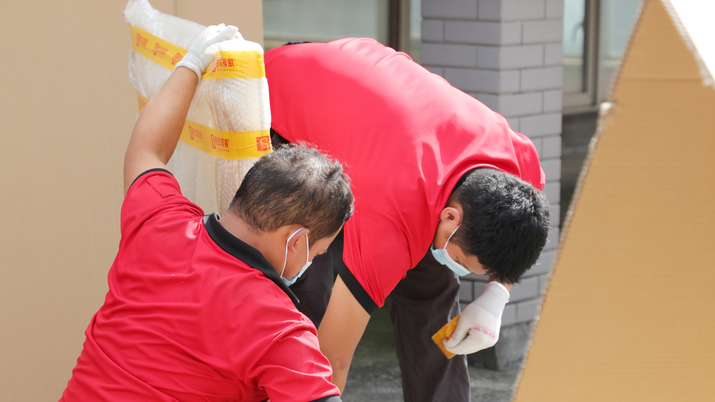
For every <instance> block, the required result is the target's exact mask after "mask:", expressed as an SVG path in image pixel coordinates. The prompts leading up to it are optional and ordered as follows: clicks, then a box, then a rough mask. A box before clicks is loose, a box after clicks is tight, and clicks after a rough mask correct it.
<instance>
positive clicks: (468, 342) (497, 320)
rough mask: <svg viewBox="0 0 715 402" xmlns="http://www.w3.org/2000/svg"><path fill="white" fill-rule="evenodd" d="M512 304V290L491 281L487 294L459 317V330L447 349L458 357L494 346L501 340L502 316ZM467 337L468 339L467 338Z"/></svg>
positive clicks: (445, 343)
mask: <svg viewBox="0 0 715 402" xmlns="http://www.w3.org/2000/svg"><path fill="white" fill-rule="evenodd" d="M508 301H509V291H508V290H507V289H506V288H505V287H504V285H502V284H501V283H499V282H489V283H488V284H487V287H486V289H484V293H483V294H482V295H481V296H479V298H478V299H477V300H475V301H473V302H471V303H469V305H468V306H467V308H465V309H464V311H463V312H462V314H461V315H460V316H459V321H458V322H457V328H456V329H455V330H454V333H452V335H451V336H450V337H449V339H447V340H445V341H444V347H445V348H446V349H447V350H448V351H450V352H452V353H454V354H457V355H466V354H469V353H474V352H478V351H480V350H482V349H486V348H488V347H491V346H494V344H496V343H497V340H498V339H499V328H500V327H501V315H502V312H504V306H505V305H506V302H508ZM465 336H466V337H465Z"/></svg>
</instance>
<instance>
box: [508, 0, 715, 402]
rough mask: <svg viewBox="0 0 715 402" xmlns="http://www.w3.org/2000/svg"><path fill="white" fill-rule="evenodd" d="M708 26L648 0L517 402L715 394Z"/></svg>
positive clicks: (700, 14) (579, 196) (701, 10)
mask: <svg viewBox="0 0 715 402" xmlns="http://www.w3.org/2000/svg"><path fill="white" fill-rule="evenodd" d="M714 20H715V2H713V1H697V0H688V1H685V0H670V1H668V0H646V1H645V2H644V5H643V8H642V10H641V13H640V17H639V21H638V23H637V24H636V27H635V29H634V32H633V35H632V37H631V42H630V45H629V48H628V50H627V52H626V55H625V57H624V59H623V63H622V65H621V69H620V72H619V76H618V78H617V80H616V83H615V86H614V90H613V92H612V96H611V99H612V102H611V104H610V107H608V108H604V110H603V112H602V115H601V117H600V121H599V129H598V133H597V137H596V140H595V141H594V142H593V143H592V146H591V150H590V155H589V157H588V160H587V164H586V168H585V170H584V172H583V173H582V176H581V180H580V183H579V185H578V187H577V190H576V195H575V201H574V203H573V211H572V212H573V214H572V216H571V218H570V219H569V220H568V221H567V222H566V225H565V228H564V230H563V233H562V240H561V244H560V249H559V252H558V258H557V262H556V265H555V268H554V270H553V273H552V277H551V281H550V284H549V287H548V290H547V295H546V297H545V301H544V303H543V305H542V309H541V312H540V320H539V322H538V324H537V327H536V330H535V333H534V337H533V341H532V345H531V348H530V350H529V354H528V357H527V360H526V363H525V367H524V371H523V373H522V376H521V379H520V381H519V384H518V387H517V390H516V394H515V399H514V400H515V401H519V402H521V401H529V402H534V401H548V402H559V401H569V402H573V401H579V402H587V401H629V402H630V401H649V402H655V401H668V402H671V401H705V400H715V381H714V380H713V379H714V378H715V342H714V340H715V336H713V333H715V88H714V87H713V74H714V73H715V47H714V46H715V21H714Z"/></svg>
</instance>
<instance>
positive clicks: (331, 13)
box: [263, 0, 421, 62]
mask: <svg viewBox="0 0 715 402" xmlns="http://www.w3.org/2000/svg"><path fill="white" fill-rule="evenodd" d="M420 10H421V0H359V1H354V0H263V32H264V46H265V48H266V50H268V49H271V48H274V47H276V46H281V45H283V44H285V43H287V42H291V41H294V42H299V41H310V42H328V41H331V40H335V39H340V38H346V37H368V38H373V39H376V40H377V41H379V42H380V43H383V44H384V45H386V46H390V47H392V48H395V49H397V50H402V51H405V52H407V53H408V54H410V55H411V56H412V57H413V59H415V61H417V62H419V50H420V44H421V36H420V23H421V12H420Z"/></svg>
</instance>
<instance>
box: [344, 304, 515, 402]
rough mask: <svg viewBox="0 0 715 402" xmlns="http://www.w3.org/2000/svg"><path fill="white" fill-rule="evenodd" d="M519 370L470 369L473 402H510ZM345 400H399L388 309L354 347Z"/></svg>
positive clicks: (374, 318)
mask: <svg viewBox="0 0 715 402" xmlns="http://www.w3.org/2000/svg"><path fill="white" fill-rule="evenodd" d="M519 371H520V369H513V370H509V371H492V370H486V369H480V368H475V367H470V368H469V376H470V378H471V391H472V402H477V401H479V402H509V401H511V398H512V394H513V389H514V385H515V382H516V378H517V376H518V375H519ZM342 399H343V401H345V402H372V401H381V402H402V380H401V379H400V367H399V364H398V362H397V355H396V354H395V343H394V340H393V338H392V323H391V322H390V316H389V314H388V312H387V308H382V309H379V310H377V311H376V312H375V313H374V314H373V316H372V318H371V319H370V323H369V324H368V326H367V329H366V330H365V335H363V337H362V340H361V341H360V344H359V345H358V347H357V349H356V350H355V356H354V357H353V362H352V365H351V366H350V374H349V375H348V381H347V384H346V386H345V393H344V395H343V397H342Z"/></svg>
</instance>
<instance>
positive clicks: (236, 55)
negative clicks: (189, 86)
mask: <svg viewBox="0 0 715 402" xmlns="http://www.w3.org/2000/svg"><path fill="white" fill-rule="evenodd" d="M214 56H215V57H216V59H215V60H214V61H213V63H211V65H210V66H209V67H208V68H207V69H206V72H205V73H204V75H203V76H201V78H202V79H221V78H263V77H265V76H266V68H265V65H264V64H263V53H261V52H259V51H257V50H240V51H239V50H231V51H229V50H219V51H218V52H216V53H214Z"/></svg>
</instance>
